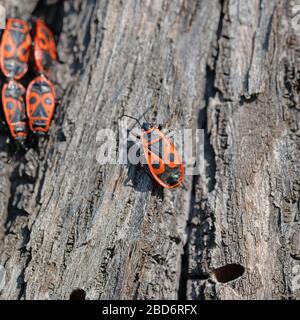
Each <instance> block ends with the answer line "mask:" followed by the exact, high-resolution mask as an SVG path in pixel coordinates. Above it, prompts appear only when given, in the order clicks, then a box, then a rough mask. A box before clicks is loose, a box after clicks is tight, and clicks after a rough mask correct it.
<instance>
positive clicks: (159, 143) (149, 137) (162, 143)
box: [123, 115, 184, 189]
mask: <svg viewBox="0 0 300 320" xmlns="http://www.w3.org/2000/svg"><path fill="white" fill-rule="evenodd" d="M123 116H125V117H129V118H132V119H134V120H136V121H137V122H138V123H139V124H140V122H139V120H138V119H136V118H134V117H131V116H127V115H123ZM140 126H141V142H142V146H143V151H144V156H145V158H146V162H147V165H148V168H149V170H150V172H151V175H152V176H153V178H154V179H155V180H156V181H157V182H158V183H159V184H160V185H161V186H163V187H164V188H168V189H173V188H176V187H178V186H179V185H180V184H181V183H182V182H183V179H184V165H183V163H182V160H181V158H180V155H179V153H178V152H177V150H176V148H175V146H174V144H173V143H172V142H171V141H170V140H169V139H168V138H167V137H166V136H165V135H164V134H163V133H162V132H161V130H160V128H158V127H156V126H153V125H151V124H150V123H147V122H145V123H143V124H140Z"/></svg>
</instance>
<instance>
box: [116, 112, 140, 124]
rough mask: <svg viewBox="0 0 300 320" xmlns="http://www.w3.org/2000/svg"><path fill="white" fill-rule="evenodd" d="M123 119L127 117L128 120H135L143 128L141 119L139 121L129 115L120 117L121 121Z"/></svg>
mask: <svg viewBox="0 0 300 320" xmlns="http://www.w3.org/2000/svg"><path fill="white" fill-rule="evenodd" d="M123 117H127V118H130V119H133V120H135V121H136V122H137V123H138V124H139V125H140V126H141V127H142V124H141V122H140V120H139V119H137V118H135V117H133V116H129V115H127V114H123V115H122V116H120V117H119V119H122V118H123Z"/></svg>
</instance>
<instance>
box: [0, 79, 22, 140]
mask: <svg viewBox="0 0 300 320" xmlns="http://www.w3.org/2000/svg"><path fill="white" fill-rule="evenodd" d="M24 95H25V88H24V87H23V86H22V85H21V84H20V83H18V82H16V81H14V80H10V81H9V82H8V83H5V84H4V86H3V88H2V104H3V111H4V115H5V119H6V122H7V124H8V127H9V130H10V133H11V135H12V137H13V138H14V139H15V140H17V141H20V142H22V141H24V140H25V139H26V138H27V135H28V125H27V118H26V108H25V101H24Z"/></svg>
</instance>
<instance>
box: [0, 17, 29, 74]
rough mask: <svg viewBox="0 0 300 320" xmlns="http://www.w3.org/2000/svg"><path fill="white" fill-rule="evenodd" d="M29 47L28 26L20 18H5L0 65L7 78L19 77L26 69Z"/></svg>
mask: <svg viewBox="0 0 300 320" xmlns="http://www.w3.org/2000/svg"><path fill="white" fill-rule="evenodd" d="M30 48H31V36H30V28H29V26H28V24H27V23H26V22H25V21H23V20H21V19H15V18H11V19H8V20H7V23H6V28H5V30H4V32H3V35H2V41H1V46H0V51H1V55H0V65H1V70H2V72H3V74H4V76H5V77H6V78H8V79H15V80H19V79H21V78H22V77H23V76H24V75H25V73H26V72H27V70H28V60H29V55H30Z"/></svg>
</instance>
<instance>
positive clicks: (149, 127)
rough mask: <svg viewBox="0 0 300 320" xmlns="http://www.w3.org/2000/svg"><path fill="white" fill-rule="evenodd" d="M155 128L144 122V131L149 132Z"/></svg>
mask: <svg viewBox="0 0 300 320" xmlns="http://www.w3.org/2000/svg"><path fill="white" fill-rule="evenodd" d="M152 128H153V126H152V125H151V124H150V123H147V122H144V123H143V125H142V129H143V130H145V131H149V130H150V129H152Z"/></svg>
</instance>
